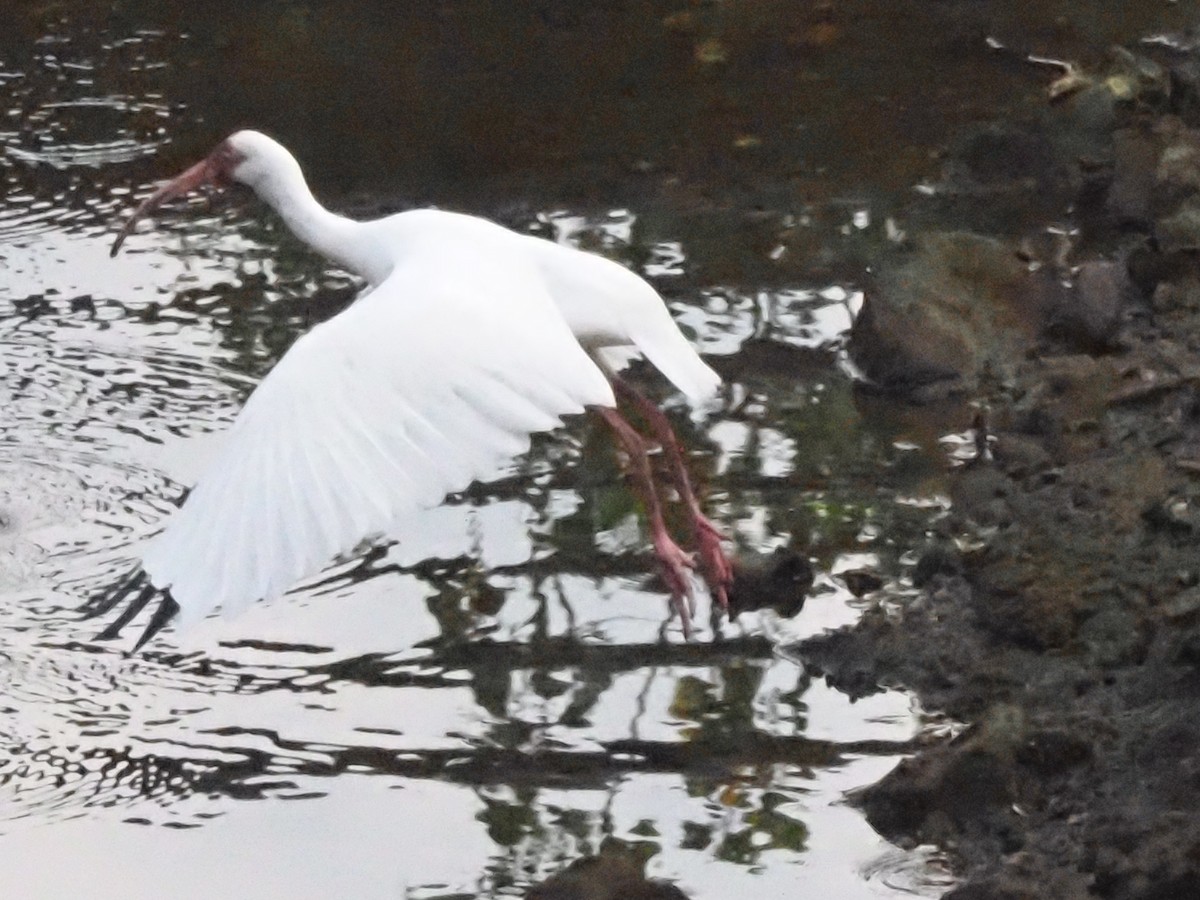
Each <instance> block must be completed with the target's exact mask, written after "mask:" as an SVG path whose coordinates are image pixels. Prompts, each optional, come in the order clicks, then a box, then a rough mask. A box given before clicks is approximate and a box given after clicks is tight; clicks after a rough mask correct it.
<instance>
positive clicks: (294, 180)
mask: <svg viewBox="0 0 1200 900" xmlns="http://www.w3.org/2000/svg"><path fill="white" fill-rule="evenodd" d="M254 190H255V193H257V194H258V196H259V197H261V198H262V199H263V200H264V201H265V202H266V203H267V204H268V205H269V206H271V208H273V209H274V210H275V212H277V213H278V214H279V217H280V218H281V219H283V221H284V224H285V225H287V227H288V229H289V230H290V231H291V232H292V234H294V235H296V237H298V238H300V240H302V241H303V242H304V243H306V244H308V245H309V246H310V247H312V248H313V249H314V250H316V251H317V252H318V253H320V254H322V255H323V256H325V257H327V258H328V259H330V260H332V261H333V262H335V263H337V264H338V265H339V266H341V267H342V268H344V269H347V270H348V271H350V272H353V273H354V274H355V275H359V276H361V277H362V278H365V279H366V280H367V281H368V282H369V283H370V284H371V285H376V284H379V282H381V281H383V280H384V279H385V278H386V277H387V276H388V274H389V273H390V272H391V269H392V266H391V261H390V260H386V259H381V258H380V256H379V254H378V253H376V252H374V251H375V249H376V244H375V241H373V240H372V239H371V237H370V235H369V234H368V233H367V231H366V228H365V225H364V223H362V222H356V221H354V220H353V219H347V218H346V217H345V216H339V215H337V214H336V213H332V212H330V211H329V210H327V209H326V208H325V207H324V206H322V205H321V204H320V203H319V202H318V201H317V199H316V198H315V197H314V196H313V195H312V191H311V190H309V187H308V183H307V182H306V181H305V180H304V175H303V173H302V172H301V171H300V167H299V166H296V167H295V168H294V169H293V168H291V167H288V168H286V169H279V170H276V171H275V172H272V173H271V175H270V177H268V178H266V179H264V180H262V181H261V182H259V183H258V184H256V185H254Z"/></svg>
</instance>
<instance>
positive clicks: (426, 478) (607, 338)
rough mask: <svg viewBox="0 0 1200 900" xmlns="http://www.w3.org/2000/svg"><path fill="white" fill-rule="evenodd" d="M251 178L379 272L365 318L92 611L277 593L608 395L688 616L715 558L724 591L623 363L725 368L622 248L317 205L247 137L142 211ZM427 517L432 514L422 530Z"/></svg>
mask: <svg viewBox="0 0 1200 900" xmlns="http://www.w3.org/2000/svg"><path fill="white" fill-rule="evenodd" d="M232 182H241V183H242V184H245V185H248V186H249V187H250V188H252V189H253V190H254V191H255V193H257V194H258V196H259V197H260V198H262V199H263V200H264V201H266V203H267V204H268V205H270V206H271V207H273V208H274V210H275V211H276V212H277V213H278V214H279V216H280V217H281V218H282V219H283V221H284V222H285V223H286V224H287V226H288V227H289V228H290V229H291V230H292V231H293V232H294V233H295V234H296V235H297V236H298V237H299V238H300V239H301V240H303V241H305V242H306V243H308V244H309V245H310V246H312V247H313V248H314V249H316V250H318V251H320V252H321V253H323V254H324V255H325V256H327V257H329V258H330V259H331V260H333V261H334V262H335V263H337V264H339V265H341V266H344V267H345V268H346V269H348V270H349V271H351V272H353V273H355V274H357V275H359V276H361V277H362V278H363V279H365V280H366V282H367V288H366V289H365V290H364V291H363V293H362V294H361V295H360V296H359V297H358V299H357V300H356V301H355V302H354V303H353V304H352V305H351V306H350V307H349V308H348V309H346V310H345V311H344V312H342V313H340V314H338V315H337V316H335V317H333V318H332V319H330V320H329V321H327V322H325V323H323V324H321V325H318V326H317V327H316V328H314V329H312V330H311V331H310V332H309V333H308V334H306V335H304V336H303V337H301V338H300V339H298V340H297V341H296V343H295V344H294V345H293V346H292V348H291V349H290V350H288V352H287V353H286V354H285V355H284V357H283V358H282V359H281V360H280V361H279V363H278V364H277V365H276V366H275V368H274V369H272V370H271V372H270V373H269V374H268V375H267V377H266V378H265V379H264V380H263V382H262V384H260V385H259V386H258V388H257V389H256V390H255V391H254V392H253V394H252V395H251V396H250V399H249V400H248V401H247V403H246V406H245V408H244V409H243V410H242V411H241V413H240V414H239V415H238V417H237V419H236V421H235V422H234V424H233V427H232V429H231V432H230V434H229V437H228V441H227V443H226V445H225V447H224V448H223V450H222V452H221V454H220V455H219V457H218V458H217V459H216V460H215V461H214V464H213V465H212V467H211V468H210V469H209V470H208V471H207V472H206V473H205V474H204V475H203V476H202V477H201V478H200V480H199V482H198V483H197V484H196V486H195V488H194V490H192V492H191V493H190V495H189V496H188V497H187V499H186V501H185V502H184V503H183V505H182V508H181V509H180V510H179V511H178V512H177V513H175V514H174V515H173V516H172V517H171V519H170V520H169V521H168V523H167V525H166V527H165V529H164V530H163V531H162V532H161V533H160V534H159V535H157V536H156V537H155V538H154V539H153V540H152V542H151V543H150V545H149V546H148V547H147V549H146V551H145V553H144V554H143V556H142V560H141V566H140V568H138V569H137V570H135V571H134V572H133V573H131V574H130V576H129V577H128V578H126V579H125V580H124V581H123V582H122V583H120V584H118V585H116V586H114V587H113V588H111V589H109V590H107V591H105V592H103V593H101V594H99V595H97V596H95V597H93V598H91V600H89V602H88V604H87V605H86V606H85V611H86V612H87V614H88V615H100V614H103V613H105V612H107V611H109V610H111V609H113V608H115V607H116V606H118V605H119V604H121V603H123V602H125V601H128V604H127V606H126V607H125V608H124V609H123V610H122V611H121V613H120V614H119V616H118V617H117V619H116V620H115V621H114V622H112V624H111V625H109V626H108V627H107V628H106V629H105V630H104V631H103V632H102V633H101V634H100V637H101V638H111V637H115V636H116V635H117V634H118V633H119V631H120V630H121V629H122V628H123V627H124V626H125V625H127V624H128V623H129V622H130V621H131V620H132V619H133V618H134V617H135V616H137V615H138V613H140V612H141V611H142V610H143V609H145V608H146V607H147V606H148V605H149V604H150V602H151V601H152V600H153V599H155V598H156V597H158V598H160V602H159V605H158V606H157V608H156V609H155V610H154V613H153V614H152V616H151V618H150V621H149V624H148V625H147V626H146V628H145V631H144V632H143V633H142V635H141V637H140V638H139V640H138V642H137V645H136V646H135V648H134V649H135V652H136V650H137V649H139V648H140V647H141V646H142V645H143V644H144V643H145V642H146V641H147V640H149V639H150V638H151V637H152V636H153V635H154V634H155V633H157V632H158V631H159V629H161V628H162V627H163V626H164V625H165V624H166V623H167V622H168V621H169V620H170V619H171V618H172V617H173V616H174V615H175V614H176V613H177V612H178V613H179V614H180V618H181V620H183V621H184V622H187V621H189V620H197V619H199V618H201V617H203V616H205V615H206V614H208V613H209V612H211V611H212V610H214V609H216V608H218V607H219V608H221V609H223V610H236V609H238V608H241V607H244V606H245V605H247V604H249V603H250V602H253V601H255V600H258V599H271V598H274V597H276V596H278V595H280V594H282V593H283V592H284V591H285V590H287V589H288V588H289V587H290V586H291V585H292V584H293V583H294V582H296V581H297V580H298V579H300V578H302V577H304V576H306V575H310V574H312V573H314V572H316V571H318V570H319V569H320V568H321V567H322V566H324V565H326V564H327V563H328V562H329V561H330V560H331V559H332V558H333V557H335V556H336V555H337V554H339V553H342V552H345V551H347V550H349V549H351V548H352V547H354V546H355V545H356V544H357V543H358V542H359V541H361V540H362V539H363V538H365V537H368V536H370V535H373V534H379V533H383V534H392V535H393V536H396V537H399V538H400V539H403V531H404V528H406V527H409V528H411V527H414V521H416V522H419V519H417V520H414V518H413V517H414V515H419V511H420V510H421V509H428V508H431V507H434V506H437V505H438V504H440V503H441V502H442V501H443V500H444V499H445V497H446V495H447V494H449V493H453V492H455V491H461V490H463V489H464V488H466V487H467V486H468V485H470V484H471V483H472V482H473V481H475V480H487V479H488V478H490V477H495V476H496V475H498V474H499V471H500V470H501V468H502V467H503V465H504V464H505V463H507V462H509V461H510V460H511V459H512V458H513V457H515V456H516V455H518V454H520V453H522V452H524V451H525V450H527V449H528V447H529V443H530V435H531V434H532V433H534V432H539V431H548V430H550V429H553V428H555V427H557V426H558V425H559V424H560V419H561V417H562V416H565V415H568V414H573V413H580V412H583V411H584V410H585V409H586V408H590V409H594V410H595V411H596V412H597V413H598V414H599V415H600V416H601V417H602V418H603V419H604V420H605V421H606V422H607V423H608V424H609V425H610V426H611V427H612V429H613V430H614V432H615V433H616V435H617V437H618V439H619V440H620V442H621V444H622V446H623V447H624V448H625V451H626V453H627V454H628V456H629V459H630V462H631V474H632V476H633V478H634V480H635V483H636V484H637V485H638V487H639V489H640V492H641V494H642V498H643V500H644V502H645V505H646V509H647V517H648V521H649V526H650V532H651V537H652V540H653V544H654V551H655V555H656V556H657V558H658V561H659V564H660V567H661V570H662V574H663V576H664V578H665V581H666V584H667V587H668V589H669V590H670V593H671V602H672V605H673V606H674V608H675V609H676V611H677V612H678V613H679V615H680V617H681V619H682V621H683V624H684V628H685V631H686V630H687V627H688V622H689V614H690V613H691V612H692V611H694V598H693V596H692V591H691V583H690V580H689V578H688V574H687V570H688V569H689V568H691V567H693V565H698V566H699V569H700V573H701V575H702V576H703V577H704V579H705V581H706V582H707V583H708V585H709V588H710V591H711V592H712V595H713V597H714V598H715V599H716V601H717V602H719V603H720V604H722V605H724V604H725V603H726V591H727V588H728V586H729V584H730V581H731V577H732V571H731V568H730V565H729V561H728V559H727V558H726V556H725V554H724V552H723V551H722V549H721V536H720V533H719V531H718V530H717V528H716V527H715V526H714V525H713V524H712V523H711V522H710V521H709V520H708V519H707V518H705V516H704V515H703V513H702V512H701V510H700V506H699V504H698V502H697V500H696V497H695V494H694V493H693V491H692V488H691V485H690V483H689V481H688V475H687V471H686V469H685V466H684V463H683V460H682V457H681V454H680V450H679V447H678V444H677V443H676V440H675V436H674V434H673V432H672V430H671V427H670V425H669V423H668V421H667V419H666V417H665V416H664V415H663V413H662V412H661V411H660V410H659V409H658V408H657V407H656V406H655V405H654V404H653V403H651V402H650V401H649V400H647V399H645V398H644V397H642V396H641V395H640V394H639V393H638V392H636V391H635V390H634V389H633V388H632V387H631V386H629V385H628V384H626V383H625V382H623V381H622V380H621V379H620V378H618V377H617V375H616V370H617V369H618V368H620V367H621V366H622V365H623V364H624V363H625V362H627V361H628V359H629V358H630V357H631V356H633V355H638V354H640V355H643V356H645V357H646V358H647V359H648V360H649V361H650V362H651V363H653V364H654V366H655V367H656V368H658V370H659V371H660V372H661V373H662V374H663V375H664V376H666V378H667V379H668V380H669V381H670V382H671V383H672V384H674V385H675V387H676V388H678V389H679V390H680V391H682V392H683V393H684V394H685V395H686V396H687V397H688V398H689V400H690V401H692V402H700V401H703V400H704V399H706V398H708V397H710V396H711V395H712V394H713V393H714V392H715V391H716V390H717V388H718V387H719V385H720V378H719V377H718V376H717V374H716V373H715V372H714V371H713V370H712V369H711V368H709V367H708V366H707V365H706V364H705V363H704V362H703V361H702V360H701V359H700V357H699V356H698V355H697V354H696V352H695V351H694V350H693V349H692V348H691V346H689V344H688V342H687V340H686V339H685V338H684V336H683V334H682V333H681V332H680V331H679V329H678V327H676V325H675V323H674V321H673V320H672V319H671V316H670V314H669V313H668V311H667V309H666V307H665V305H664V304H663V301H662V298H661V297H660V296H659V295H658V293H657V292H656V291H655V290H654V289H653V288H652V287H651V286H650V285H649V284H647V283H646V282H645V281H644V280H643V279H641V278H640V277H638V276H637V275H636V274H634V273H633V272H631V271H629V270H628V269H626V268H624V267H623V266H621V265H619V264H617V263H615V262H612V261H611V260H607V259H604V258H603V257H600V256H596V255H593V254H590V253H586V252H583V251H580V250H576V249H573V248H570V247H564V246H561V245H559V244H555V243H552V242H550V241H546V240H542V239H539V238H536V237H534V236H531V235H522V234H518V233H516V232H513V231H510V230H508V229H506V228H503V227H502V226H500V225H497V224H495V223H493V222H489V221H487V220H485V219H481V218H477V217H474V216H468V215H461V214H456V213H450V212H442V211H438V210H413V211H409V212H403V213H398V214H396V215H392V216H388V217H386V218H383V219H377V220H374V221H369V222H357V221H353V220H351V219H347V218H344V217H342V216H339V215H336V214H335V213H332V212H330V211H329V210H327V209H325V208H324V207H323V206H321V204H320V203H318V202H317V201H316V199H314V198H313V195H312V193H311V192H310V191H309V188H308V185H307V184H306V182H305V180H304V175H303V173H302V172H301V170H300V166H299V164H298V163H297V162H296V160H295V158H294V157H293V156H292V155H291V154H290V153H289V152H288V151H287V150H286V149H285V148H284V147H283V146H281V145H280V144H279V143H277V142H276V141H274V140H272V139H271V138H269V137H267V136H266V135H263V134H260V133H258V132H255V131H239V132H237V133H236V134H234V135H232V136H231V137H229V138H227V139H226V140H224V141H222V142H221V143H220V144H219V145H218V146H217V148H216V149H215V150H213V152H212V153H211V154H209V156H208V157H207V158H206V159H204V160H203V161H201V162H200V163H197V164H196V165H195V166H192V167H191V168H190V169H188V170H187V171H185V172H183V173H182V174H181V175H179V176H177V177H176V178H174V179H173V180H171V181H170V182H168V183H167V184H165V185H164V186H163V187H161V188H160V189H159V190H158V191H157V192H155V193H154V194H153V195H152V196H150V197H149V198H148V199H147V200H146V201H145V202H143V203H142V204H141V206H140V207H138V209H137V210H136V211H135V212H134V214H133V216H132V217H131V218H130V219H129V220H128V222H126V223H125V226H124V228H122V230H121V232H120V234H119V236H118V237H117V239H116V241H115V243H114V244H113V247H112V253H113V255H116V253H117V251H118V250H119V249H120V247H121V244H122V242H123V241H124V240H125V238H126V236H128V234H129V233H130V232H131V230H132V229H133V226H134V223H135V222H137V220H138V219H139V218H141V217H142V216H143V215H145V214H147V213H149V212H150V211H152V210H153V209H154V208H155V207H157V206H159V205H160V204H161V203H163V202H165V201H167V200H169V199H171V198H174V197H178V196H181V195H183V194H186V193H187V192H189V191H191V190H194V189H196V188H198V187H201V186H204V185H213V186H217V187H224V186H227V185H229V184H231V183H232ZM614 387H615V388H616V394H617V395H620V396H622V397H623V398H627V401H628V402H630V403H632V404H634V405H635V406H636V408H637V410H638V413H639V415H640V416H641V417H642V418H643V419H644V420H645V422H646V423H647V424H648V425H649V426H650V428H651V429H652V430H653V433H654V439H655V440H656V441H657V442H658V443H659V444H661V445H662V447H663V449H664V454H665V456H666V458H667V459H668V461H669V463H670V467H671V473H672V480H673V481H674V483H675V486H676V490H677V491H678V495H679V498H680V500H681V501H682V503H683V505H684V508H685V511H686V513H687V515H688V518H689V520H690V523H691V531H692V536H693V539H694V541H695V544H696V551H697V554H696V558H695V559H694V558H693V557H692V556H691V555H690V554H688V553H686V552H684V550H683V549H681V548H680V546H679V545H678V544H677V543H676V542H675V540H674V539H672V537H671V536H670V535H669V534H668V532H667V528H666V525H665V523H664V521H663V514H662V504H661V502H660V499H659V496H658V493H657V489H656V485H655V482H654V479H653V475H652V471H651V466H650V462H649V459H648V456H647V451H648V448H649V443H648V442H647V440H646V439H645V438H643V437H642V436H641V435H640V434H639V433H638V431H637V430H636V429H634V427H633V426H632V425H630V424H629V422H627V421H626V420H625V419H624V418H623V417H622V416H621V414H620V413H619V412H618V411H617V408H616V407H617V403H616V396H615V395H614ZM415 527H419V525H417V526H415Z"/></svg>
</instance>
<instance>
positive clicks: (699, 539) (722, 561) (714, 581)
mask: <svg viewBox="0 0 1200 900" xmlns="http://www.w3.org/2000/svg"><path fill="white" fill-rule="evenodd" d="M723 537H724V536H723V535H722V534H721V532H720V531H718V530H717V526H716V525H714V524H713V523H712V522H710V521H709V520H708V519H707V518H705V517H704V516H700V517H699V518H697V519H696V545H697V551H696V555H697V557H698V559H699V567H700V574H701V575H702V576H703V577H704V582H705V584H707V585H708V590H709V592H710V593H711V594H712V598H713V600H715V601H716V602H717V603H719V604H721V608H722V609H725V610H728V609H729V587H730V585H732V584H733V565H732V564H731V563H730V562H729V557H728V556H726V555H725V551H724V549H722V547H721V541H722V539H723Z"/></svg>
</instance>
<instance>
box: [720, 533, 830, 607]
mask: <svg viewBox="0 0 1200 900" xmlns="http://www.w3.org/2000/svg"><path fill="white" fill-rule="evenodd" d="M813 577H814V576H813V569H812V565H811V564H810V563H809V561H808V560H807V559H806V558H805V557H803V556H801V555H800V554H799V553H797V552H796V551H795V550H792V549H790V548H787V547H780V548H778V549H777V550H775V551H774V552H773V553H766V554H742V555H741V556H739V557H738V558H737V559H735V560H734V562H733V584H732V585H730V588H729V615H730V617H731V618H733V617H736V616H738V615H739V614H741V613H744V612H751V611H753V610H756V609H773V610H775V611H776V612H777V613H779V614H780V615H781V616H785V617H789V618H790V617H791V616H794V615H796V614H797V613H798V612H800V610H801V609H803V607H804V601H805V599H806V598H807V597H808V591H809V589H810V588H811V587H812V584H813Z"/></svg>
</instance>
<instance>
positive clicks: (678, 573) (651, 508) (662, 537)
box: [596, 407, 696, 637]
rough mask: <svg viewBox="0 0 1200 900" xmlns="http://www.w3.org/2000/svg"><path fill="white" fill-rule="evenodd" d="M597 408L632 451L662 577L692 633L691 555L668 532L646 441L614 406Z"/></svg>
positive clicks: (685, 628) (685, 630) (688, 634)
mask: <svg viewBox="0 0 1200 900" xmlns="http://www.w3.org/2000/svg"><path fill="white" fill-rule="evenodd" d="M596 412H598V413H599V414H600V417H601V418H603V419H604V421H605V422H607V423H608V425H609V427H610V428H612V430H613V431H614V432H615V433H616V435H617V438H618V440H620V442H621V444H622V445H623V446H624V447H625V452H626V453H628V454H629V461H630V463H631V464H632V467H633V472H632V474H633V477H634V479H635V481H636V482H637V484H638V487H639V488H640V489H641V492H642V497H643V500H644V501H645V503H646V515H647V516H648V517H649V519H650V536H651V539H652V540H653V541H654V555H655V556H656V557H658V563H659V566H660V568H661V569H662V574H663V580H664V581H666V583H667V588H668V590H670V592H671V606H672V607H673V608H674V609H675V611H676V612H678V613H679V620H680V621H681V622H682V623H683V634H684V636H685V637H691V634H692V614H693V613H694V612H695V609H696V598H695V596H694V595H693V594H692V584H691V582H690V581H689V580H688V574H687V571H688V569H690V568H692V565H693V563H692V558H691V556H689V555H688V554H687V553H685V552H684V551H683V550H682V549H681V548H680V546H679V545H678V544H676V543H675V541H674V540H673V539H672V538H671V535H669V534H668V533H667V526H666V523H665V522H664V521H663V514H662V505H661V504H660V503H659V502H658V492H657V490H656V489H655V487H654V475H653V473H652V472H651V470H650V456H649V453H648V451H647V448H646V442H645V441H644V440H642V436H641V435H640V434H638V433H637V431H635V430H634V428H633V426H632V425H630V424H629V423H628V422H626V421H625V420H624V419H623V418H621V414H620V413H618V412H617V411H616V410H615V409H608V408H606V407H598V408H597V409H596Z"/></svg>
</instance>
